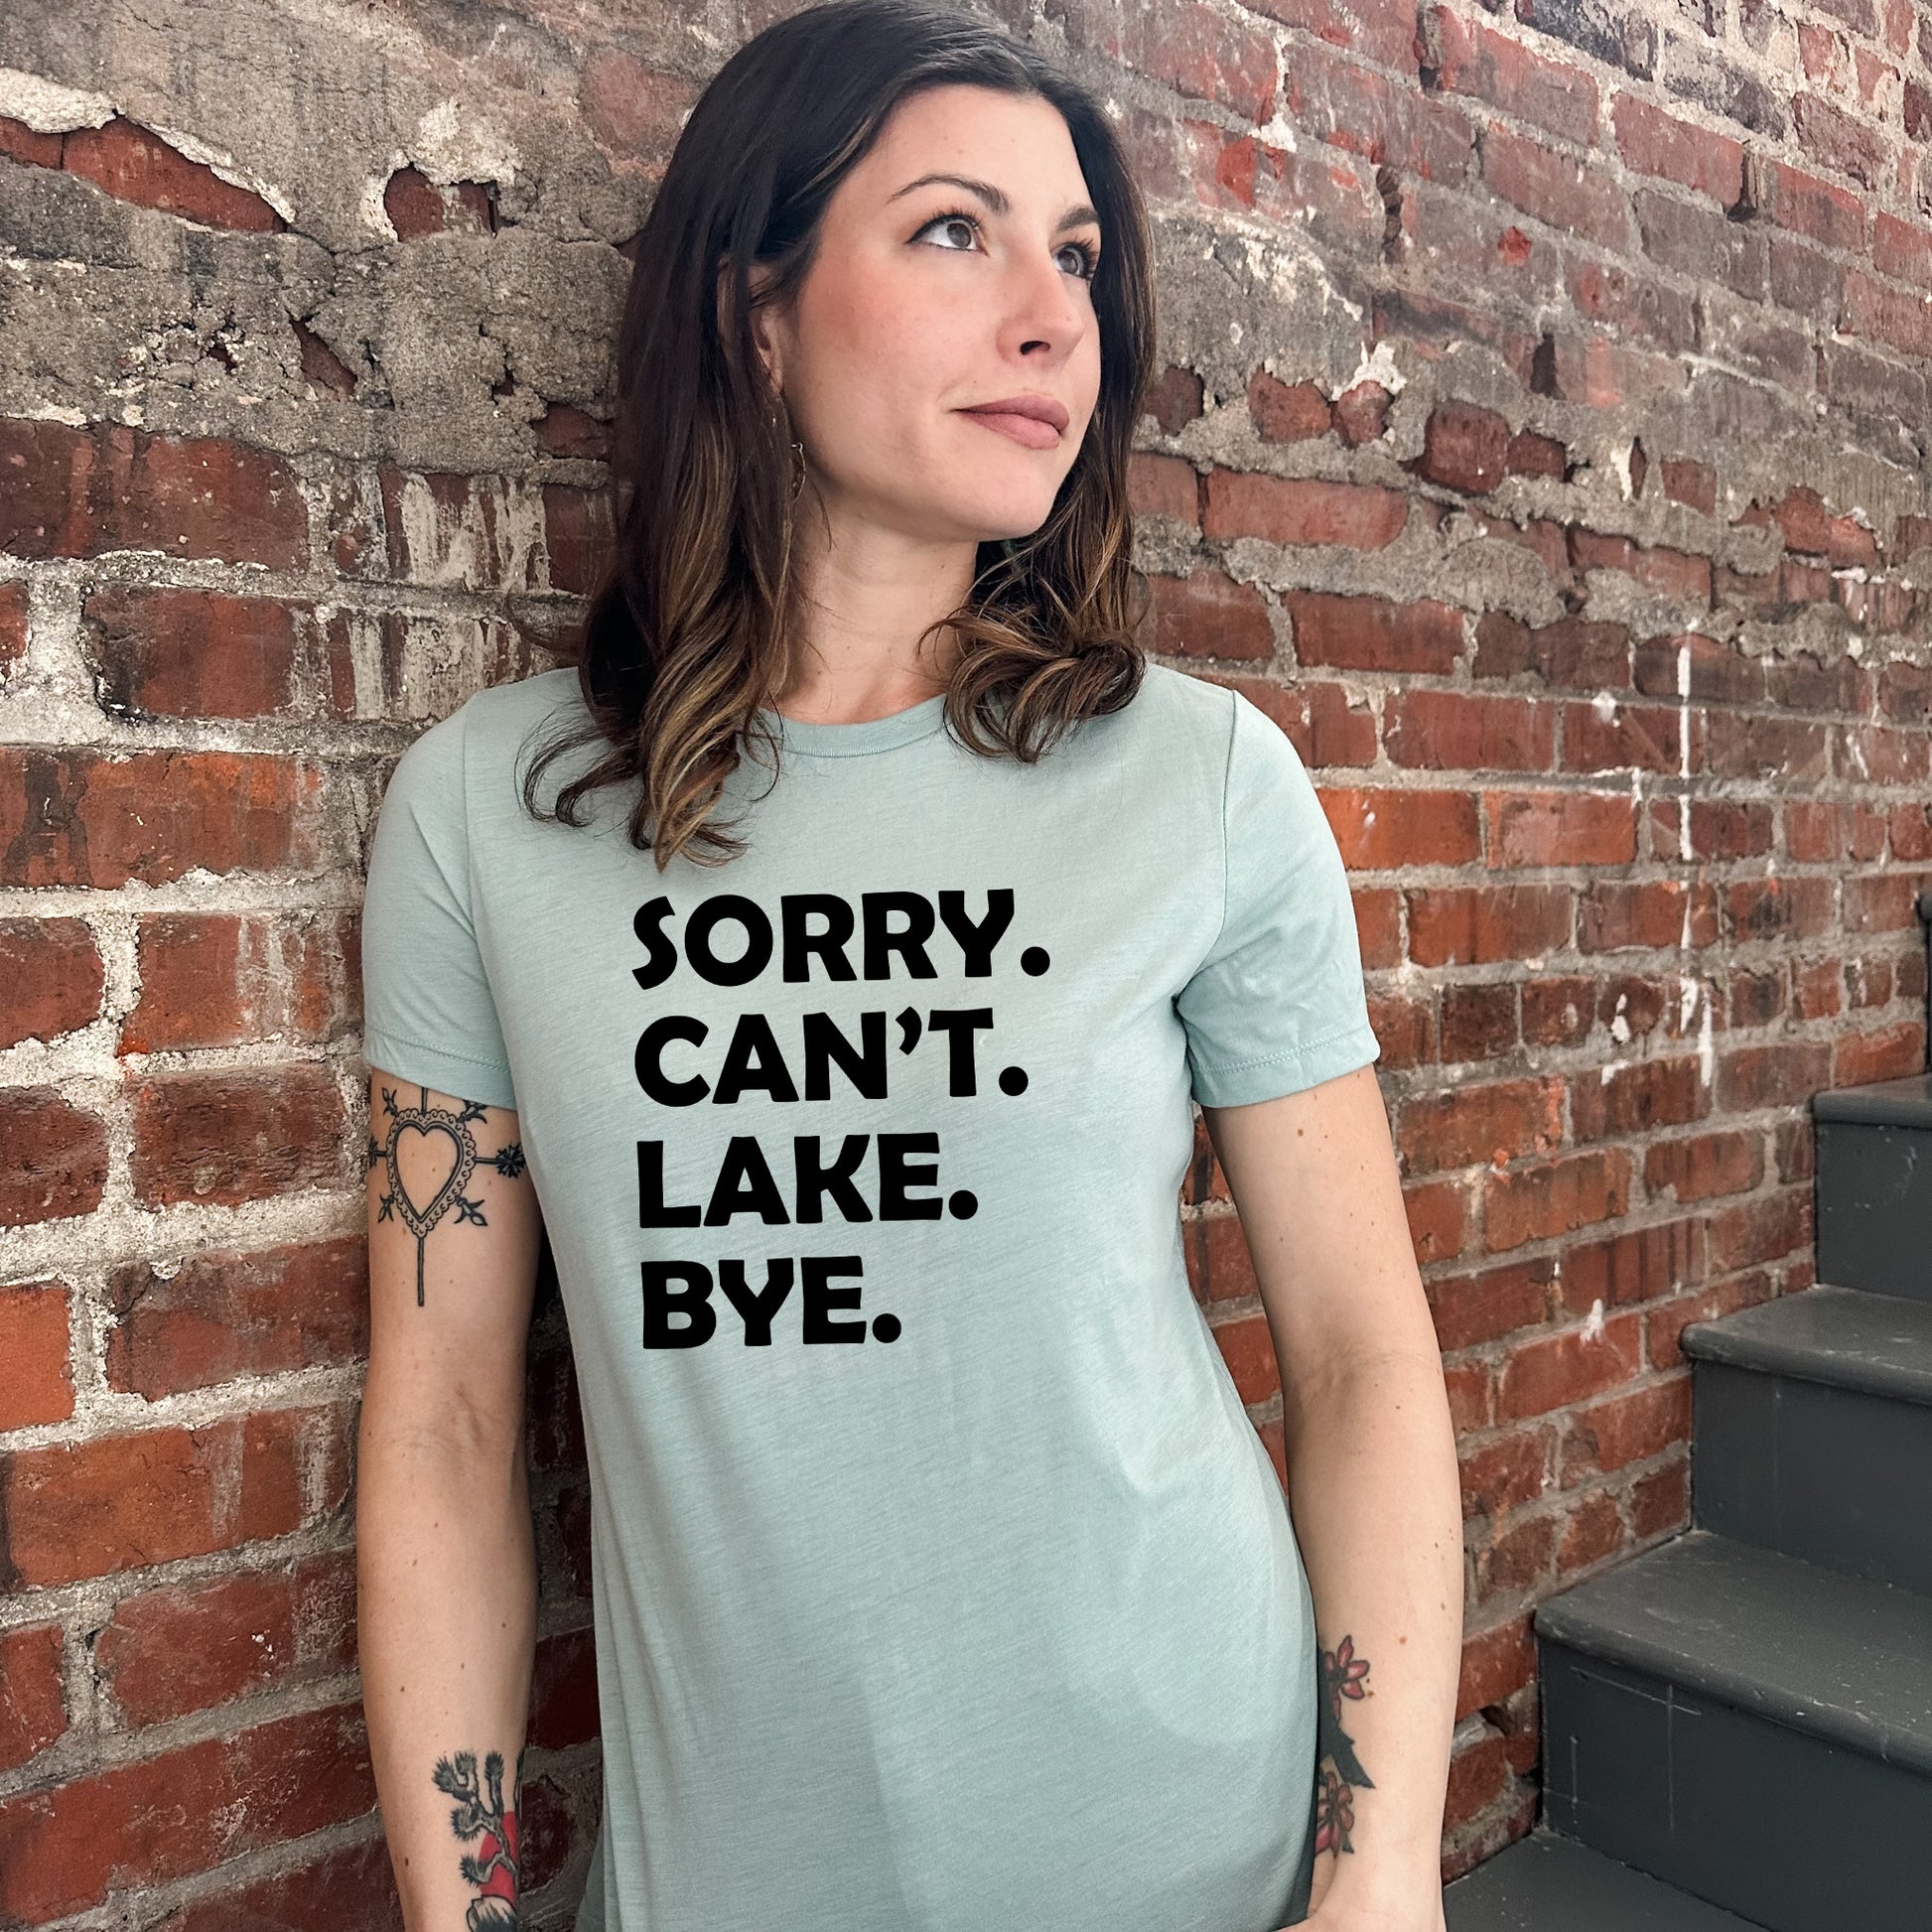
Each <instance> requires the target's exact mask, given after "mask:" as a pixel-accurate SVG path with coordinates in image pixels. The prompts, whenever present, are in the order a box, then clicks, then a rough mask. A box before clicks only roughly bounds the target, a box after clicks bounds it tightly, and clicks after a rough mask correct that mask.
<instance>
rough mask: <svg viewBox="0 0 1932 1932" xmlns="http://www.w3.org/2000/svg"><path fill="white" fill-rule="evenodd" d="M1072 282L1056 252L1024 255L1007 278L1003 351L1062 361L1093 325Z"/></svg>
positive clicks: (1040, 251)
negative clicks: (1083, 333)
mask: <svg viewBox="0 0 1932 1932" xmlns="http://www.w3.org/2000/svg"><path fill="white" fill-rule="evenodd" d="M1074 280H1075V278H1074V277H1073V276H1071V275H1069V274H1068V273H1067V272H1066V271H1065V269H1063V268H1061V267H1060V266H1059V263H1058V260H1057V259H1056V251H1055V250H1053V249H1051V248H1044V249H1037V250H1035V249H1033V248H1029V249H1026V250H1024V251H1021V252H1020V253H1019V254H1018V255H1017V256H1016V258H1015V260H1014V263H1013V267H1012V270H1011V273H1010V275H1009V278H1008V287H1009V296H1008V307H1007V316H1006V321H1005V323H1004V324H1003V326H1002V328H1001V331H1000V334H1001V343H1000V346H1001V348H1002V350H1003V351H1006V352H1009V353H1016V354H1020V355H1025V356H1029V357H1032V358H1034V359H1035V360H1044V361H1049V362H1050V361H1057V360H1059V359H1060V358H1062V357H1063V356H1064V355H1065V354H1066V353H1067V351H1068V350H1069V349H1070V348H1071V347H1072V346H1073V345H1074V344H1075V343H1077V342H1078V341H1079V340H1080V337H1081V333H1082V332H1083V331H1084V330H1086V329H1088V328H1090V327H1092V321H1093V316H1092V310H1091V308H1090V306H1089V305H1088V303H1087V302H1086V300H1085V298H1084V297H1083V296H1081V295H1080V294H1079V293H1077V292H1076V290H1075V289H1074V287H1073V283H1074Z"/></svg>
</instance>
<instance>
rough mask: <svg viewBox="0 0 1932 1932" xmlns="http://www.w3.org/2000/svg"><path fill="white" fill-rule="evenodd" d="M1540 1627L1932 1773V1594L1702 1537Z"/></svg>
mask: <svg viewBox="0 0 1932 1932" xmlns="http://www.w3.org/2000/svg"><path fill="white" fill-rule="evenodd" d="M1536 1630H1537V1634H1538V1635H1539V1636H1540V1637H1542V1638H1543V1639H1545V1640H1546V1641H1549V1642H1556V1643H1562V1644H1567V1645H1568V1646H1570V1648H1572V1649H1574V1650H1580V1651H1583V1652H1585V1653H1587V1654H1588V1655H1590V1656H1595V1657H1600V1658H1603V1659H1605V1660H1606V1661H1608V1662H1611V1663H1616V1664H1621V1665H1622V1666H1624V1667H1625V1668H1626V1669H1630V1670H1639V1671H1643V1672H1645V1673H1647V1674H1649V1675H1652V1676H1656V1677H1659V1678H1662V1679H1664V1680H1665V1681H1666V1682H1669V1683H1672V1684H1677V1685H1680V1686H1682V1687H1684V1688H1685V1689H1687V1690H1695V1691H1701V1692H1703V1693H1704V1694H1706V1695H1707V1696H1710V1697H1714V1698H1717V1699H1719V1700H1721V1701H1723V1702H1725V1703H1727V1704H1731V1705H1734V1706H1735V1707H1737V1708H1738V1709H1740V1710H1744V1711H1748V1712H1750V1713H1752V1714H1753V1715H1754V1716H1757V1717H1760V1718H1763V1719H1766V1720H1768V1721H1769V1722H1771V1723H1773V1724H1780V1725H1786V1726H1787V1727H1789V1728H1791V1729H1794V1730H1800V1731H1806V1732H1809V1733H1811V1734H1814V1735H1817V1736H1819V1737H1822V1738H1825V1739H1827V1740H1829V1741H1831V1742H1834V1743H1840V1744H1844V1745H1846V1746H1847V1747H1849V1748H1850V1749H1853V1750H1856V1751H1860V1752H1862V1753H1863V1754H1865V1755H1867V1756H1875V1757H1879V1758H1883V1759H1885V1760H1887V1761H1889V1762H1893V1763H1897V1764H1901V1765H1905V1766H1908V1767H1910V1768H1912V1769H1914V1770H1917V1771H1921V1772H1924V1773H1926V1774H1928V1775H1932V1596H1922V1595H1919V1594H1917V1593H1916V1592H1915V1591H1912V1590H1907V1589H1901V1588H1899V1587H1896V1586H1895V1585H1891V1584H1879V1583H1870V1582H1867V1581H1866V1580H1865V1579H1863V1578H1861V1577H1848V1576H1844V1575H1841V1574H1840V1573H1839V1572H1837V1571H1834V1570H1825V1569H1821V1568H1820V1567H1819V1566H1818V1565H1816V1564H1810V1563H1801V1562H1799V1561H1798V1559H1796V1558H1795V1557H1787V1556H1782V1555H1780V1554H1779V1553H1778V1552H1776V1551H1773V1550H1760V1549H1755V1548H1753V1547H1752V1546H1751V1545H1749V1544H1745V1543H1735V1542H1732V1541H1731V1540H1730V1539H1729V1538H1728V1537H1722V1536H1715V1535H1713V1534H1712V1533H1711V1532H1710V1531H1709V1530H1699V1529H1693V1530H1687V1531H1686V1532H1685V1533H1684V1534H1683V1535H1681V1536H1679V1537H1676V1538H1674V1539H1673V1540H1672V1541H1671V1542H1669V1543H1665V1544H1661V1545H1659V1546H1658V1547H1657V1548H1656V1549H1654V1550H1650V1551H1646V1552H1645V1553H1644V1554H1643V1555H1642V1556H1639V1557H1634V1558H1632V1559H1630V1560H1629V1561H1628V1562H1625V1563H1621V1564H1618V1565H1616V1566H1615V1567H1614V1568H1613V1569H1610V1570H1606V1571H1604V1572H1603V1573H1602V1575H1600V1576H1597V1577H1592V1578H1590V1579H1589V1580H1588V1581H1587V1582H1586V1583H1583V1584H1579V1585H1577V1586H1576V1587H1573V1588H1571V1589H1568V1590H1566V1591H1564V1592H1563V1594H1562V1595H1560V1596H1553V1597H1551V1598H1549V1599H1548V1600H1547V1601H1546V1602H1544V1603H1543V1604H1542V1605H1541V1606H1540V1607H1539V1608H1538V1610H1537V1612H1536Z"/></svg>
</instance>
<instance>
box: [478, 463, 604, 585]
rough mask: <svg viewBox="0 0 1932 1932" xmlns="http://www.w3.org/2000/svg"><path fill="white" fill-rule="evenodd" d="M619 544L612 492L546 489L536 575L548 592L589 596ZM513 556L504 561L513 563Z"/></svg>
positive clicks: (563, 485)
mask: <svg viewBox="0 0 1932 1932" xmlns="http://www.w3.org/2000/svg"><path fill="white" fill-rule="evenodd" d="M614 544H615V535H614V531H613V527H612V503H611V491H610V489H609V488H600V489H573V488H572V487H571V486H570V485H569V484H568V483H545V484H544V485H543V550H542V556H541V560H540V565H539V567H538V569H537V571H536V573H535V574H536V575H537V576H539V577H540V578H541V579H542V580H543V581H542V582H540V583H537V584H533V585H532V586H531V588H532V589H539V590H540V589H543V588H545V586H546V585H547V587H548V588H549V589H551V590H553V591H569V592H575V593H577V594H579V595H588V594H589V593H590V592H591V591H594V590H595V589H596V588H597V586H598V582H599V580H600V578H601V577H602V575H603V572H604V569H605V566H606V565H607V564H608V562H609V561H610V557H611V552H612V549H613V547H614ZM508 560H509V556H508V554H506V555H505V557H504V561H508Z"/></svg>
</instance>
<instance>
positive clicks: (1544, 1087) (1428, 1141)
mask: <svg viewBox="0 0 1932 1932" xmlns="http://www.w3.org/2000/svg"><path fill="white" fill-rule="evenodd" d="M1562 1140H1563V1082H1562V1081H1561V1080H1560V1079H1558V1078H1555V1077H1551V1078H1547V1079H1538V1080H1499V1081H1495V1082H1493V1083H1491V1084H1489V1085H1486V1086H1483V1085H1473V1084H1472V1085H1466V1086H1457V1087H1456V1088H1455V1089H1454V1091H1453V1092H1450V1093H1445V1094H1435V1095H1421V1096H1418V1097H1417V1098H1415V1099H1412V1100H1408V1101H1406V1102H1404V1103H1403V1107H1402V1116H1401V1124H1400V1127H1399V1130H1398V1133H1397V1137H1396V1144H1397V1146H1398V1148H1399V1149H1400V1151H1401V1154H1402V1158H1403V1162H1404V1172H1405V1173H1433V1172H1436V1171H1438V1170H1441V1169H1445V1168H1466V1167H1472V1166H1474V1165H1476V1164H1477V1163H1480V1162H1492V1161H1493V1162H1495V1163H1497V1164H1499V1165H1500V1164H1503V1163H1507V1162H1509V1161H1512V1160H1515V1159H1516V1158H1518V1157H1519V1156H1522V1155H1530V1154H1539V1155H1540V1154H1548V1153H1550V1152H1551V1151H1552V1150H1553V1149H1554V1148H1556V1147H1558V1146H1559V1145H1560V1144H1561V1143H1562Z"/></svg>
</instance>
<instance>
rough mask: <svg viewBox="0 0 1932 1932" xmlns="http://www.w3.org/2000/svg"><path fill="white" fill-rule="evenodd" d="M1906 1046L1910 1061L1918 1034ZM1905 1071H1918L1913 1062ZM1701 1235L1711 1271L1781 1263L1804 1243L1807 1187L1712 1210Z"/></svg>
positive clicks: (1917, 1045)
mask: <svg viewBox="0 0 1932 1932" xmlns="http://www.w3.org/2000/svg"><path fill="white" fill-rule="evenodd" d="M1911 1045H1912V1048H1913V1049H1914V1050H1913V1051H1912V1054H1911V1058H1912V1059H1913V1060H1914V1061H1916V1060H1917V1059H1918V1058H1919V1057H1920V1055H1919V1051H1918V1050H1917V1049H1919V1048H1921V1047H1922V1045H1923V1036H1922V1035H1914V1036H1912V1039H1911ZM1909 1070H1910V1071H1913V1072H1916V1071H1917V1070H1918V1069H1917V1066H1916V1065H1914V1066H1913V1067H1911V1068H1910V1069H1909ZM1707 1238H1708V1239H1709V1242H1710V1248H1711V1271H1712V1273H1713V1274H1730V1273H1733V1272H1735V1271H1736V1270H1738V1269H1742V1268H1748V1267H1750V1266H1752V1265H1753V1264H1754V1263H1757V1262H1765V1261H1782V1260H1784V1259H1785V1257H1786V1256H1787V1255H1791V1254H1795V1253H1796V1252H1797V1251H1798V1250H1799V1249H1801V1248H1805V1247H1807V1246H1808V1245H1809V1243H1810V1240H1811V1189H1810V1187H1809V1186H1801V1187H1788V1188H1785V1189H1784V1190H1782V1191H1781V1192H1776V1193H1769V1194H1752V1195H1750V1196H1748V1197H1747V1198H1745V1199H1743V1200H1740V1201H1732V1202H1727V1203H1725V1205H1724V1206H1722V1207H1719V1208H1715V1209H1713V1210H1712V1212H1711V1216H1710V1225H1709V1230H1708V1237H1707Z"/></svg>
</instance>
